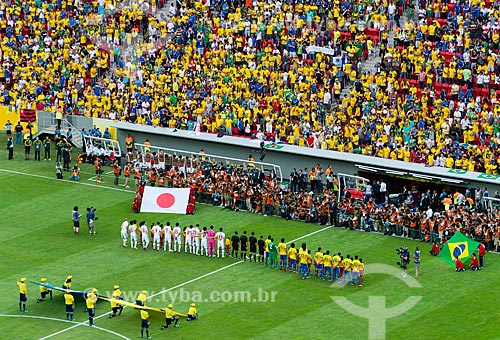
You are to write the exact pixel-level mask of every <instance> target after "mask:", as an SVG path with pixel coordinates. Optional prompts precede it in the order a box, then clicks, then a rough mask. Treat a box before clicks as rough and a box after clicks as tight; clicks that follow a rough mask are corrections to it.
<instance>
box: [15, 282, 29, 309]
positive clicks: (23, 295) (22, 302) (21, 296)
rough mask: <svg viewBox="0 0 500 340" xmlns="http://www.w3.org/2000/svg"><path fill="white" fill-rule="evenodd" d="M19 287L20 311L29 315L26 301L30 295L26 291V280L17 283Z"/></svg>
mask: <svg viewBox="0 0 500 340" xmlns="http://www.w3.org/2000/svg"><path fill="white" fill-rule="evenodd" d="M17 285H18V287H19V311H21V312H24V313H27V312H28V310H27V309H26V301H28V293H27V291H26V278H25V277H23V278H22V279H21V280H19V281H17Z"/></svg>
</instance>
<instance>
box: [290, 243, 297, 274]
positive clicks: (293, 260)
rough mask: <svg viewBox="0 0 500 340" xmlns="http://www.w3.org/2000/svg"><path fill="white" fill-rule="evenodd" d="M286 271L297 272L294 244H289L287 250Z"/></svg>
mask: <svg viewBox="0 0 500 340" xmlns="http://www.w3.org/2000/svg"><path fill="white" fill-rule="evenodd" d="M288 270H289V271H293V272H294V273H296V272H297V249H295V243H293V242H292V244H290V248H288Z"/></svg>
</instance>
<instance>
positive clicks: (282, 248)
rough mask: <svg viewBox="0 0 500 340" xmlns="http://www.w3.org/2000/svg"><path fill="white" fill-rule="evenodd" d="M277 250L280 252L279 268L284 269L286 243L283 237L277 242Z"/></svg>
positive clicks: (285, 267)
mask: <svg viewBox="0 0 500 340" xmlns="http://www.w3.org/2000/svg"><path fill="white" fill-rule="evenodd" d="M278 251H279V253H280V270H284V271H286V269H287V263H286V243H285V238H281V242H280V243H278Z"/></svg>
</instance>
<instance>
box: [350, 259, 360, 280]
mask: <svg viewBox="0 0 500 340" xmlns="http://www.w3.org/2000/svg"><path fill="white" fill-rule="evenodd" d="M360 264H361V262H359V260H358V255H356V256H354V260H352V284H353V285H355V284H356V282H357V284H358V286H361V277H360V276H359V265H360Z"/></svg>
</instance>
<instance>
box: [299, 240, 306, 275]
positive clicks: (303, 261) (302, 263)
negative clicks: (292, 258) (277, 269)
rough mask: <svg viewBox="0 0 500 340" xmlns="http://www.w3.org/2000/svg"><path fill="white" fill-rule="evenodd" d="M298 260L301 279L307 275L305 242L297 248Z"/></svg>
mask: <svg viewBox="0 0 500 340" xmlns="http://www.w3.org/2000/svg"><path fill="white" fill-rule="evenodd" d="M299 261H300V274H301V275H302V280H303V279H305V278H306V277H308V273H307V248H306V244H305V243H302V245H301V246H300V249H299Z"/></svg>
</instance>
